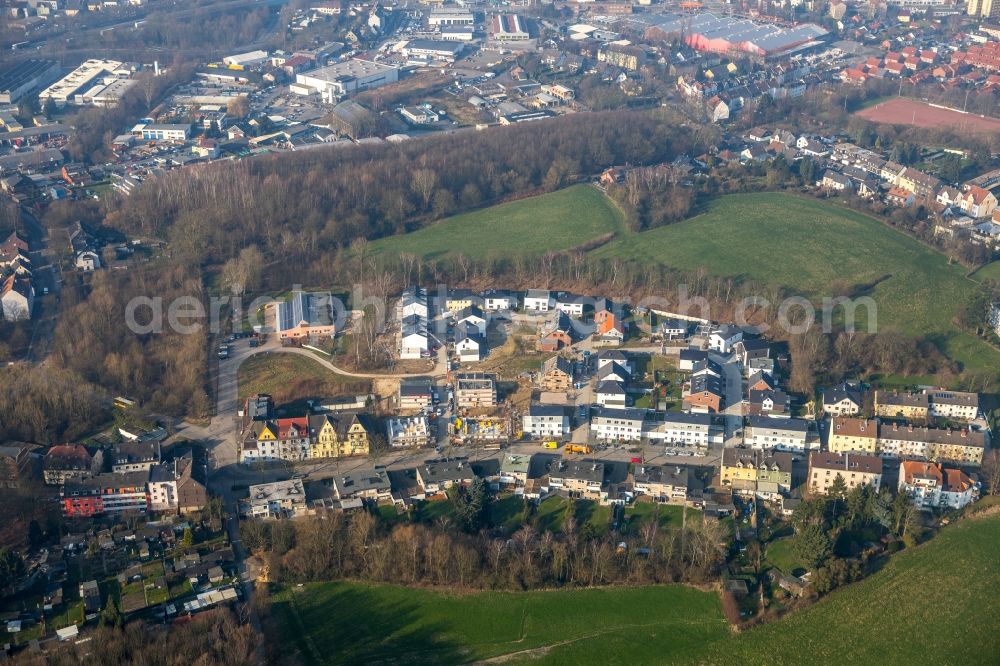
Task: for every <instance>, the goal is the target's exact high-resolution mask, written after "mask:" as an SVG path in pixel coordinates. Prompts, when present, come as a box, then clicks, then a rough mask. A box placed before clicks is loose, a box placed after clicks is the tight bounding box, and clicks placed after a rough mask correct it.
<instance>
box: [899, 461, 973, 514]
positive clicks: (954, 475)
mask: <svg viewBox="0 0 1000 666" xmlns="http://www.w3.org/2000/svg"><path fill="white" fill-rule="evenodd" d="M899 491H900V492H904V493H906V494H907V495H908V496H909V497H910V499H911V500H912V501H913V503H914V504H915V505H916V506H917V508H919V509H927V510H931V509H952V510H955V509H962V508H964V507H966V506H967V505H969V504H971V503H972V502H974V501H976V499H977V498H978V497H979V489H978V487H976V484H975V483H974V482H973V481H972V479H970V478H969V477H968V476H966V475H965V473H963V472H962V471H961V470H958V469H948V468H942V467H941V466H940V465H938V464H936V463H931V462H924V461H920V460H904V461H903V462H902V463H900V466H899Z"/></svg>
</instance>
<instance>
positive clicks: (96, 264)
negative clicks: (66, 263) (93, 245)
mask: <svg viewBox="0 0 1000 666" xmlns="http://www.w3.org/2000/svg"><path fill="white" fill-rule="evenodd" d="M76 267H77V268H78V269H80V270H81V271H86V272H87V273H90V272H91V271H96V270H97V269H98V268H100V267H101V257H100V255H98V254H97V253H96V252H94V251H93V250H84V251H83V252H80V253H79V254H78V255H76Z"/></svg>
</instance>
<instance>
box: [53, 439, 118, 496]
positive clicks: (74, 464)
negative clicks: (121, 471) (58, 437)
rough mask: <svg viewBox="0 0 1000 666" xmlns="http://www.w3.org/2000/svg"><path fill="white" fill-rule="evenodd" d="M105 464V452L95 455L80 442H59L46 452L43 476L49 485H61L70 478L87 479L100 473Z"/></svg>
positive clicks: (98, 452)
mask: <svg viewBox="0 0 1000 666" xmlns="http://www.w3.org/2000/svg"><path fill="white" fill-rule="evenodd" d="M103 466H104V454H103V453H102V452H101V451H100V450H98V451H97V453H96V454H95V455H94V456H91V455H90V452H89V451H87V449H86V448H85V447H84V446H82V445H80V444H59V445H57V446H53V447H52V448H50V449H49V450H48V451H46V452H45V457H44V458H43V459H42V478H43V479H44V480H45V484H46V485H49V486H61V485H62V484H64V483H65V482H66V481H69V480H70V479H86V478H88V477H90V476H93V475H94V474H98V473H100V471H101V468H102V467H103Z"/></svg>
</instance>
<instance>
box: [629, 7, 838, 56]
mask: <svg viewBox="0 0 1000 666" xmlns="http://www.w3.org/2000/svg"><path fill="white" fill-rule="evenodd" d="M650 19H651V20H650V21H648V23H647V25H648V28H647V29H646V38H647V39H654V40H664V39H668V38H670V37H672V36H674V35H683V36H684V43H685V44H687V45H688V46H689V47H691V48H692V49H695V50H696V51H708V52H710V53H748V54H750V55H754V56H760V57H776V56H786V55H790V54H791V53H792V52H794V51H799V50H803V49H806V48H811V47H813V46H819V45H820V43H821V42H820V41H818V40H819V38H820V37H823V36H824V35H826V34H827V31H826V30H825V29H824V28H821V27H820V26H818V25H816V24H815V23H802V24H800V25H796V26H791V27H784V26H780V25H774V24H771V23H754V22H753V21H749V20H747V19H739V18H732V17H729V16H716V15H715V14H708V13H706V14H696V15H694V16H679V15H673V16H659V17H654V16H651V17H650Z"/></svg>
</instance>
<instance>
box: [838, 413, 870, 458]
mask: <svg viewBox="0 0 1000 666" xmlns="http://www.w3.org/2000/svg"><path fill="white" fill-rule="evenodd" d="M827 448H828V449H829V450H830V451H832V452H834V453H870V454H871V453H875V452H876V451H877V450H878V421H877V420H875V419H859V418H851V417H847V416H834V417H833V418H832V419H831V420H830V434H829V438H828V440H827Z"/></svg>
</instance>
